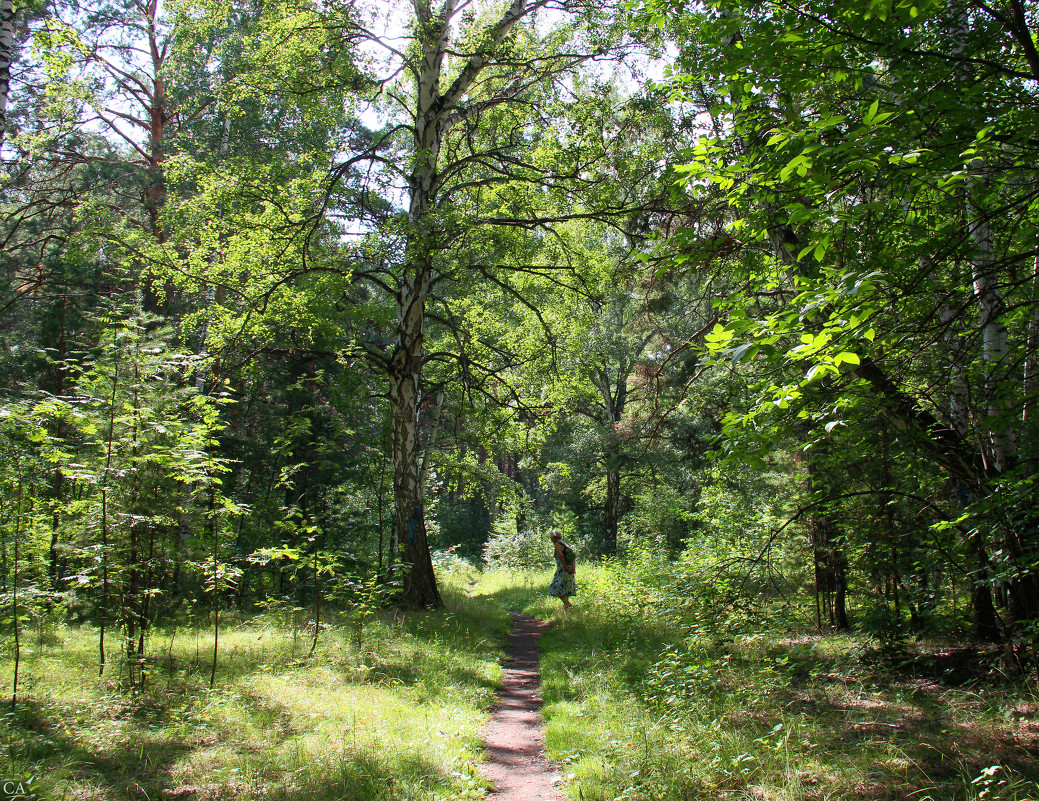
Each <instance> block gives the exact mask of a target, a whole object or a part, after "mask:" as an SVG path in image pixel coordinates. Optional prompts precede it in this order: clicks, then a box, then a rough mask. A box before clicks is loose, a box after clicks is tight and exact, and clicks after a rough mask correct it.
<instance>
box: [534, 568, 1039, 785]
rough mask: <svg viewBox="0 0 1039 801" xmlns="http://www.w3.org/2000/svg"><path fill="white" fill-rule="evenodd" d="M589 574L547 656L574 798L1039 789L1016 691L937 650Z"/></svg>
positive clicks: (1037, 726)
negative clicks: (886, 649)
mask: <svg viewBox="0 0 1039 801" xmlns="http://www.w3.org/2000/svg"><path fill="white" fill-rule="evenodd" d="M583 579H584V580H583V584H584V585H585V587H586V588H587V589H588V590H589V591H588V592H586V593H585V597H583V598H582V599H581V603H580V605H579V606H578V607H576V608H575V609H574V611H573V612H572V613H571V614H570V615H568V616H565V617H564V616H562V615H559V614H558V613H557V614H556V621H557V622H556V625H555V626H554V627H553V629H552V630H550V631H549V633H548V634H547V635H546V638H545V640H544V641H543V650H544V657H543V660H542V672H543V685H542V688H543V695H544V698H545V710H544V715H545V718H546V721H547V747H548V750H549V754H550V756H551V757H552V758H554V759H556V760H558V761H560V762H561V763H562V764H563V765H564V766H565V771H566V773H567V775H568V776H569V778H570V785H569V792H570V797H571V798H573V799H582V801H607V800H609V801H619V800H620V799H631V800H634V799H639V800H640V801H641V800H643V799H644V800H645V801H651V800H654V799H660V800H661V801H664V800H665V799H667V800H668V801H670V800H672V799H704V800H705V801H706V799H712V801H713V800H714V799H775V800H776V801H780V800H781V801H794V800H795V799H797V800H799V801H801V800H803V801H831V800H836V799H862V800H863V801H866V800H869V801H882V800H886V799H890V800H891V801H894V800H895V799H899V800H901V799H916V801H928V800H930V801H955V800H958V799H962V800H963V801H981V799H987V801H997V800H1002V801H1026V799H1027V800H1029V801H1035V799H1039V785H1037V780H1039V698H1037V696H1036V694H1035V692H1034V690H1033V689H1032V688H1030V687H1028V686H1025V685H1024V684H1020V685H1019V684H1014V683H1011V682H1008V681H1005V680H1001V679H999V678H998V677H992V676H984V675H981V674H974V676H973V678H971V679H970V680H968V681H966V682H965V683H963V682H962V679H963V677H962V676H961V675H959V672H958V671H951V670H941V669H935V666H936V662H935V659H934V655H935V654H936V653H939V654H940V653H942V651H941V649H939V648H937V647H927V646H924V645H921V646H920V647H919V649H918V650H919V651H920V652H921V653H919V654H917V655H916V657H917V658H913V657H912V655H908V654H903V655H902V658H901V664H899V662H892V661H891V660H887V659H885V658H883V655H882V654H881V652H879V651H877V650H876V648H875V647H874V644H873V643H871V642H869V641H868V640H864V639H862V638H857V637H851V636H843V635H842V636H837V635H831V636H825V637H824V636H820V635H818V634H812V633H809V632H805V631H802V632H797V630H796V628H794V627H792V626H791V625H789V624H788V623H784V624H782V625H780V624H779V622H778V621H772V623H771V624H770V625H761V624H760V623H758V624H756V623H755V621H754V620H753V619H752V618H750V617H743V618H740V616H738V615H733V614H726V613H724V612H721V613H719V614H717V615H715V616H714V618H713V619H710V617H709V616H705V615H704V614H702V610H695V609H693V608H691V607H690V606H689V605H684V604H682V603H678V604H676V603H675V599H674V598H669V597H667V594H666V593H661V592H659V591H658V589H654V587H653V586H647V587H645V588H644V589H645V592H642V593H640V592H632V589H633V587H634V588H635V589H636V590H638V589H639V584H638V580H637V579H630V578H629V577H627V576H625V574H624V572H623V571H622V570H619V569H617V568H605V569H587V568H586V569H585V570H584V571H583ZM640 595H641V597H638V596H640ZM927 654H930V656H927V658H923V657H924V656H925V655H927ZM939 661H940V660H939ZM921 665H922V666H924V667H923V668H922V669H921V668H920V666H921ZM910 668H912V669H910ZM951 677H955V679H956V682H957V683H951V682H950V680H949V679H950V678H951Z"/></svg>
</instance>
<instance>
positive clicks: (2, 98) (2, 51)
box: [0, 0, 14, 150]
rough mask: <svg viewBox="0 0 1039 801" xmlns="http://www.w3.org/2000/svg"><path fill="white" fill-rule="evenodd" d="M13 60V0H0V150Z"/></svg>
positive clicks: (4, 139)
mask: <svg viewBox="0 0 1039 801" xmlns="http://www.w3.org/2000/svg"><path fill="white" fill-rule="evenodd" d="M13 62H14V0H0V150H3V147H4V142H5V141H6V133H7V94H8V92H9V91H10V89H11V64H12V63H13Z"/></svg>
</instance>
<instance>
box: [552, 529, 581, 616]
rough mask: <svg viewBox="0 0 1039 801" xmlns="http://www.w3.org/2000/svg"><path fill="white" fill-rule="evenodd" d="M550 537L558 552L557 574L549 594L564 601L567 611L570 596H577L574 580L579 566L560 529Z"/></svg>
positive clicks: (553, 578)
mask: <svg viewBox="0 0 1039 801" xmlns="http://www.w3.org/2000/svg"><path fill="white" fill-rule="evenodd" d="M548 536H549V538H550V539H551V540H552V545H553V547H554V548H555V551H556V574H555V575H554V576H553V577H552V583H551V584H550V585H549V587H548V594H549V595H551V596H553V597H555V598H558V599H559V600H560V601H562V602H563V609H564V610H566V609H569V608H570V596H571V595H576V594H577V582H576V581H575V580H574V573H575V571H576V570H577V564H576V561H575V558H574V552H573V551H572V550H570V547H569V546H568V545H567V544H566V543H565V542H563V535H562V534H560V533H559V529H557V528H554V529H552V531H550V532H549V535H548Z"/></svg>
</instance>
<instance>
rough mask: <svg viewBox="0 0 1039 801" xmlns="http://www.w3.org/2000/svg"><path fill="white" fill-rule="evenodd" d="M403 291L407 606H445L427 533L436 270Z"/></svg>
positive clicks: (400, 468)
mask: <svg viewBox="0 0 1039 801" xmlns="http://www.w3.org/2000/svg"><path fill="white" fill-rule="evenodd" d="M417 272H418V275H417V276H416V279H417V280H415V281H414V282H413V283H412V284H411V285H410V286H406V287H405V289H404V290H403V291H402V292H401V296H400V305H399V308H398V312H399V315H398V328H397V345H396V348H395V349H394V352H393V356H392V358H391V361H390V384H389V396H390V415H391V422H392V436H393V496H394V501H395V514H394V531H395V534H396V537H395V539H396V541H397V542H398V543H399V544H400V549H401V570H402V579H403V586H402V592H401V601H402V602H403V603H404V604H405V605H407V606H416V607H428V606H440V605H441V603H442V602H441V599H440V592H439V590H438V589H437V581H436V576H435V575H434V573H433V560H432V557H431V556H430V553H429V543H428V541H427V539H426V521H425V511H424V506H423V497H422V495H423V493H422V465H421V456H422V448H421V441H420V440H421V438H420V435H419V419H418V412H419V389H420V382H421V378H422V357H423V342H422V338H423V330H422V329H423V321H424V316H425V301H426V294H427V292H428V286H429V274H430V271H429V269H428V268H427V267H426V265H425V264H423V265H422V268H420V269H419V270H418V271H417Z"/></svg>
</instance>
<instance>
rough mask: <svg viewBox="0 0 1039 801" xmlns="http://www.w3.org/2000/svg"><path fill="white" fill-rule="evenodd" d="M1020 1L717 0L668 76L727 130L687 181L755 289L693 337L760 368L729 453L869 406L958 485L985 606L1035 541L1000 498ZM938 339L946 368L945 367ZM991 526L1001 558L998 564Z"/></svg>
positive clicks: (1027, 158) (1026, 241)
mask: <svg viewBox="0 0 1039 801" xmlns="http://www.w3.org/2000/svg"><path fill="white" fill-rule="evenodd" d="M657 7H658V8H659V7H660V6H659V5H658V6H657ZM1016 8H1017V6H1016V5H1015V4H1011V5H1010V6H1006V7H999V6H990V5H986V4H977V5H975V4H972V3H966V2H965V3H961V4H953V5H952V6H944V5H938V4H912V3H908V2H905V3H896V4H895V5H894V6H893V7H891V6H889V5H888V4H881V3H872V4H870V6H869V7H867V8H862V9H850V8H846V7H844V6H840V5H839V4H833V3H828V2H819V3H814V2H804V3H796V4H793V5H784V4H773V3H746V4H742V3H716V4H712V5H711V7H710V8H709V9H708V10H707V11H706V12H705V13H704V14H702V15H699V16H697V17H696V25H697V26H698V27H697V28H696V33H697V36H696V37H690V38H689V39H688V40H687V41H688V47H687V49H686V51H685V54H684V55H683V58H682V62H683V70H681V71H680V77H679V79H678V80H677V81H676V85H677V87H678V88H677V91H679V92H684V93H685V94H684V95H683V96H687V97H692V96H693V95H694V94H695V92H694V90H695V89H699V88H702V87H704V86H707V87H711V89H712V90H713V92H714V95H713V97H714V99H715V101H716V102H717V106H716V112H720V113H721V116H722V118H723V119H724V121H725V124H726V125H728V126H729V128H728V131H730V132H731V133H730V134H726V133H724V131H725V129H724V128H719V135H716V136H713V137H705V138H704V140H703V141H702V142H701V144H700V145H698V147H697V148H696V149H695V150H694V151H693V152H692V153H690V159H689V167H688V172H689V174H690V175H691V176H693V178H694V182H692V183H690V184H689V191H690V192H694V193H695V192H697V191H700V190H699V189H698V188H697V186H696V184H695V180H696V179H702V180H704V181H711V182H714V183H715V184H716V185H717V186H719V187H720V188H722V189H723V190H725V191H726V192H727V198H728V203H729V213H728V214H729V225H728V231H727V237H728V241H729V242H730V243H731V244H732V245H733V246H735V247H738V248H739V251H740V253H741V258H742V265H741V267H740V269H742V271H743V273H742V274H743V276H744V277H745V279H746V280H747V281H748V288H749V292H748V293H745V294H741V295H739V296H736V297H734V298H733V299H731V300H730V301H720V302H719V306H720V307H721V308H724V309H725V311H726V314H727V324H726V325H719V326H718V327H717V328H716V329H715V331H714V332H713V333H712V335H711V337H710V339H709V342H708V345H709V347H710V348H711V350H712V351H713V353H714V354H715V355H716V356H718V357H722V358H723V359H724V361H725V362H726V363H728V364H731V365H736V366H739V365H742V364H750V362H751V360H756V361H757V362H758V363H759V364H761V365H762V366H763V367H764V368H765V369H766V370H768V371H769V372H768V373H767V374H766V375H767V377H765V378H764V380H762V381H761V383H760V384H758V391H759V396H758V398H759V399H758V402H757V404H755V405H754V406H753V407H752V409H751V410H750V411H749V413H733V414H730V415H729V417H728V418H727V420H726V439H727V442H728V444H729V447H730V448H732V449H733V451H736V450H744V451H745V446H747V445H750V444H751V443H753V442H757V444H758V445H759V446H761V445H764V446H766V447H768V446H770V445H772V444H774V443H775V441H776V434H777V433H778V432H779V430H783V431H786V432H788V433H792V431H793V426H794V420H793V419H791V418H788V422H787V423H785V424H781V426H782V429H780V428H777V427H776V426H775V424H774V421H775V420H776V418H777V410H778V413H781V412H782V411H783V410H788V411H789V413H790V414H796V415H798V416H799V417H800V418H801V419H802V420H809V421H812V423H813V425H812V427H811V436H810V440H809V445H810V446H813V447H818V446H819V445H821V444H823V443H825V441H826V440H827V439H831V440H832V439H833V438H834V436H835V434H834V431H835V429H838V428H839V427H843V426H849V425H861V424H862V423H861V422H860V421H865V420H869V419H874V420H875V417H873V418H871V417H870V415H868V414H867V411H869V410H867V408H866V407H864V406H862V405H861V404H863V402H868V403H869V404H871V410H872V411H873V412H879V414H880V415H881V416H882V417H884V418H886V419H887V420H888V421H889V422H890V423H892V424H893V425H894V426H897V428H898V429H899V430H900V433H899V436H898V442H899V446H900V447H901V448H904V449H905V450H904V453H906V454H907V456H908V455H910V454H921V453H922V454H926V456H927V457H928V459H929V460H930V461H931V464H932V469H933V470H934V471H935V472H936V473H937V472H938V471H942V470H944V471H945V472H946V475H947V476H948V477H949V478H951V479H952V482H951V483H952V489H953V493H952V495H953V496H955V492H956V490H955V487H956V486H962V487H963V488H964V489H965V491H966V493H967V494H968V495H970V496H972V498H973V500H974V506H973V509H974V510H975V511H976V512H978V513H979V515H980V516H979V517H973V518H972V521H973V525H972V526H968V527H967V529H966V531H965V541H964V547H965V548H966V549H968V550H970V551H972V552H973V554H974V555H973V556H972V559H974V560H976V561H975V564H977V565H978V567H977V568H976V569H975V574H974V579H975V580H974V582H973V583H974V586H975V587H976V588H980V589H981V591H983V592H986V593H988V594H989V595H988V598H989V602H988V603H989V606H990V600H991V590H992V586H993V583H995V584H996V585H998V586H1002V587H1004V588H1005V589H1006V591H1007V592H1008V593H1009V597H1010V598H1011V599H1016V600H1011V602H1010V606H1011V607H1012V609H1013V611H1012V617H1013V618H1014V619H1017V620H1024V619H1028V618H1030V617H1031V616H1032V610H1031V607H1030V606H1029V603H1028V602H1024V601H1022V599H1024V598H1029V597H1030V598H1034V597H1035V593H1034V592H1032V591H1031V587H1032V583H1033V582H1034V576H1032V567H1030V566H1031V565H1032V564H1033V563H1034V559H1033V557H1032V556H1031V554H1032V553H1033V551H1034V548H1035V543H1034V541H1032V538H1031V537H1030V536H1029V535H1028V534H1026V533H1025V532H1026V531H1027V530H1028V528H1029V527H1028V525H1021V524H1019V523H1014V522H1009V521H1010V520H1023V519H1030V518H1031V516H1032V514H1033V513H1032V511H1031V509H1030V505H1029V504H1027V503H1023V504H1022V503H1021V502H1020V501H1017V502H1015V504H1016V505H1015V506H1014V507H1013V508H1010V507H1008V506H1007V505H1006V503H1007V501H1006V498H1007V496H1006V495H1004V492H1005V491H1006V487H1008V486H1019V483H1018V482H1019V481H1020V480H1021V477H1022V475H1023V474H1020V473H1017V472H1016V470H1015V469H1014V468H1013V467H1011V465H1012V463H1013V459H1012V458H1009V453H1010V452H1011V450H1012V446H1011V445H1010V440H1011V439H1012V438H1011V437H1010V434H1011V433H1014V432H1021V431H1022V428H1021V426H1022V421H1023V419H1024V415H1023V409H1024V408H1026V407H1027V405H1028V404H1029V399H1028V398H1027V396H1026V395H1025V394H1024V393H1023V392H1022V389H1023V386H1024V384H1023V382H1022V380H1021V375H1022V374H1021V367H1022V365H1024V364H1026V363H1027V362H1028V358H1029V357H1028V356H1027V354H1026V353H1025V351H1024V349H1023V347H1022V345H1021V344H1018V345H1017V346H1015V345H1014V344H1013V343H1014V342H1015V329H1016V330H1017V332H1018V334H1017V337H1019V338H1018V339H1017V340H1016V341H1017V342H1018V343H1023V342H1024V341H1025V337H1024V336H1021V334H1023V333H1024V328H1025V325H1024V322H1023V319H1020V320H1019V319H1018V318H1016V317H1015V316H1014V315H1012V314H1011V313H1010V312H1009V309H1010V308H1012V305H1011V304H1010V303H1008V302H1007V300H1006V298H1007V297H1009V296H1013V297H1014V298H1015V301H1014V303H1020V304H1021V308H1023V309H1028V310H1029V311H1030V310H1031V309H1032V304H1034V299H1033V298H1031V297H1030V296H1029V295H1028V294H1027V293H1026V292H1024V291H1022V282H1020V281H1019V280H1018V279H1017V278H1016V270H1017V267H1016V265H1017V264H1019V263H1023V262H1026V261H1028V262H1030V261H1031V260H1032V258H1033V256H1034V252H1035V246H1034V242H1032V241H1031V239H1030V238H1027V237H1022V236H1021V235H1020V233H1019V231H1020V230H1021V228H1020V225H1021V223H1022V221H1023V220H1030V219H1031V215H1032V213H1033V212H1032V205H1031V202H1030V200H1029V195H1028V192H1027V190H1023V187H1024V186H1025V185H1026V184H1027V182H1028V180H1029V177H1028V176H1030V174H1031V170H1030V167H1029V166H1028V165H1029V164H1030V163H1032V159H1033V156H1034V152H1033V151H1034V144H1033V143H1031V142H1030V141H1029V140H1028V139H1027V137H1025V136H1024V135H1023V134H1022V132H1023V131H1024V130H1025V129H1026V128H1027V126H1028V125H1029V124H1030V123H1028V122H1026V120H1031V119H1032V118H1033V116H1034V113H1035V110H1036V108H1035V103H1034V99H1033V98H1031V96H1030V95H1029V93H1028V90H1027V89H1026V82H1027V80H1029V79H1032V78H1034V72H1033V71H1032V66H1031V65H1032V63H1033V58H1032V55H1031V54H1032V50H1033V48H1032V45H1031V44H1030V42H1031V36H1030V34H1028V24H1027V22H1026V19H1025V15H1024V13H1023V12H1022V13H1020V14H1018V13H1017V12H1016V11H1015V9H1016ZM1018 11H1020V9H1018ZM965 19H967V20H969V22H970V29H969V31H965V30H964V20H965ZM1022 25H1023V26H1024V27H1023V28H1022V27H1021V26H1022ZM711 42H713V43H714V44H707V43H711ZM748 75H749V76H751V77H750V79H749V80H748ZM683 87H687V88H683ZM995 209H1000V210H1001V212H1000V213H999V214H996V213H994V210H995ZM1026 227H1027V226H1026ZM997 243H998V244H997ZM706 246H716V242H705V243H703V244H702V245H701V248H700V249H701V252H706V251H707V249H708V247H706ZM997 254H998V255H997ZM964 265H970V269H969V270H965V269H964ZM936 295H937V296H938V297H939V298H940V299H941V300H940V301H939V303H937V304H936V302H935V299H934V298H935V296H936ZM1025 316H1030V315H1025ZM950 341H955V342H956V343H957V347H956V348H955V349H954V350H953V351H952V353H953V354H954V356H955V358H956V359H957V364H955V366H954V367H953V368H952V369H951V370H949V369H947V368H946V369H945V370H942V369H941V368H939V367H938V365H941V364H942V363H943V362H944V363H945V364H946V365H948V363H949V351H946V352H945V353H944V354H941V353H940V352H941V350H942V349H943V348H944V346H946V345H947V344H948V343H949V342H950ZM747 369H751V368H747ZM964 390H969V392H965V391H964ZM867 399H868V401H867ZM968 401H969V407H968V408H969V410H968V411H967V412H966V414H965V413H964V406H963V404H964V403H966V402H968ZM968 421H969V423H970V427H969V428H967V427H965V424H966V423H968ZM769 423H772V426H771V427H770V425H769ZM751 449H753V446H752V448H751ZM760 452H761V451H759V453H760ZM1033 458H1034V454H1028V455H1027V456H1026V457H1025V459H1026V460H1031V459H1033ZM813 473H814V471H813ZM1015 497H1017V498H1020V497H1021V496H1020V495H1016V496H1015ZM951 500H952V497H949V498H947V499H946V501H945V503H946V505H947V506H948V508H949V515H950V516H951V517H953V518H955V517H956V516H957V515H958V513H957V512H955V511H954V508H955V503H950V501H951ZM1000 518H1002V519H1003V521H1004V522H1002V523H1000V522H998V521H999V519H1000ZM990 534H991V535H992V536H995V538H996V541H997V543H998V549H999V550H1000V551H1001V552H1002V553H1005V554H1007V557H1006V564H1005V565H1001V566H999V567H998V568H997V567H996V566H994V565H993V564H992V562H991V560H990V557H989V546H990V539H989V537H990ZM997 574H998V575H999V577H998V578H997ZM986 603H987V602H986V600H985V598H984V597H981V595H977V594H976V597H975V606H976V610H977V611H979V614H981V618H979V623H978V631H979V632H981V631H983V630H984V631H990V630H992V628H993V627H994V617H992V615H991V614H989V613H987V612H985V609H986Z"/></svg>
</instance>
